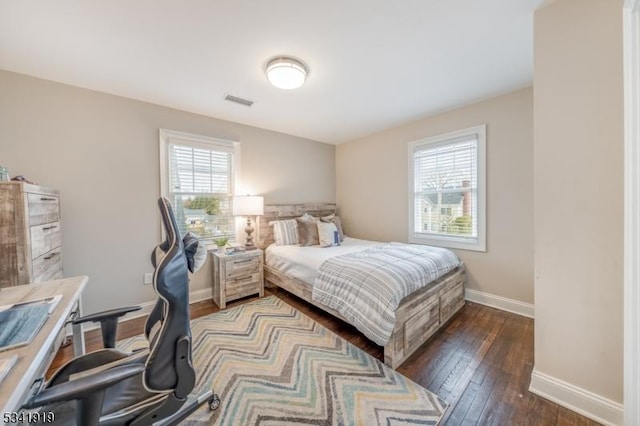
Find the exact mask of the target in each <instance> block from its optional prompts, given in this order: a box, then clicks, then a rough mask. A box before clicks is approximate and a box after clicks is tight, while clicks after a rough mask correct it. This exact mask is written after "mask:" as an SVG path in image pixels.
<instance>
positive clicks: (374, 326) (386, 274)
mask: <svg viewBox="0 0 640 426" xmlns="http://www.w3.org/2000/svg"><path fill="white" fill-rule="evenodd" d="M461 264H462V262H461V261H460V259H459V258H458V256H456V255H455V253H453V252H452V251H451V250H447V249H443V248H439V247H430V246H421V245H413V244H401V243H389V244H382V245H379V246H375V247H371V248H368V249H365V250H362V251H358V252H355V253H349V254H345V255H342V256H336V257H334V258H331V259H329V260H327V261H325V262H324V263H323V264H322V265H321V266H320V270H319V271H318V275H317V277H316V280H315V283H314V286H313V295H312V298H313V301H314V302H319V303H321V304H323V305H325V306H328V307H330V308H332V309H334V310H336V311H338V312H339V313H340V314H342V316H343V317H344V318H345V319H346V320H347V321H349V322H350V323H351V324H352V325H354V326H355V327H356V328H357V329H358V330H360V331H361V332H362V333H363V334H364V335H365V336H367V337H368V338H369V339H371V340H372V341H374V342H375V343H377V344H378V345H382V346H384V345H385V344H387V343H388V342H389V338H390V337H391V333H392V332H393V328H394V326H395V323H396V315H395V313H396V309H397V308H398V306H399V305H400V301H402V299H403V298H405V297H406V296H408V295H410V294H411V293H413V292H415V291H416V290H419V289H420V288H422V287H425V286H426V285H427V284H429V283H430V282H431V281H433V280H435V279H437V278H439V277H441V276H442V275H444V274H446V273H447V272H449V271H451V270H453V269H455V268H456V267H458V266H460V265H461Z"/></svg>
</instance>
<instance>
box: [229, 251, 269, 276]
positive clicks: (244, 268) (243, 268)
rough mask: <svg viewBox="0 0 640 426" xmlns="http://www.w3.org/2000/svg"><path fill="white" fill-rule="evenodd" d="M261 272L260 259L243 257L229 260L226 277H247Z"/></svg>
mask: <svg viewBox="0 0 640 426" xmlns="http://www.w3.org/2000/svg"><path fill="white" fill-rule="evenodd" d="M259 270H260V257H258V256H252V257H248V258H247V257H243V258H239V259H233V260H228V261H227V262H226V264H225V275H226V277H227V278H230V277H237V276H240V275H247V274H251V273H254V272H258V271H259Z"/></svg>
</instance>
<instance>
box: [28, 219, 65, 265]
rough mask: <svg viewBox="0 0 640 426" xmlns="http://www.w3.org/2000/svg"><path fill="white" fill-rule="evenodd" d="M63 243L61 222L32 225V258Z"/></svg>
mask: <svg viewBox="0 0 640 426" xmlns="http://www.w3.org/2000/svg"><path fill="white" fill-rule="evenodd" d="M61 244H62V232H61V231H60V222H53V223H45V224H44V225H38V226H32V227H31V258H32V259H35V258H38V257H40V256H42V255H43V254H45V253H47V252H50V251H51V250H53V249H55V248H57V247H60V245H61Z"/></svg>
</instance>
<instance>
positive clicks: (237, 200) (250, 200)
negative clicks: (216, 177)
mask: <svg viewBox="0 0 640 426" xmlns="http://www.w3.org/2000/svg"><path fill="white" fill-rule="evenodd" d="M263 213H264V198H263V197H259V196H256V195H241V196H237V197H233V215H234V216H262V214H263Z"/></svg>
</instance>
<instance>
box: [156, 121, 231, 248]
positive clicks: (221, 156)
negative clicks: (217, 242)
mask: <svg viewBox="0 0 640 426" xmlns="http://www.w3.org/2000/svg"><path fill="white" fill-rule="evenodd" d="M239 145H240V144H239V143H237V142H229V141H224V140H220V139H214V138H208V137H204V136H197V135H190V134H187V133H180V132H174V131H170V130H162V129H161V130H160V174H161V186H162V188H161V189H162V195H163V196H164V197H167V198H168V199H169V201H171V204H172V205H173V209H174V211H175V215H176V221H177V222H178V227H179V228H180V232H181V233H182V234H183V235H184V234H185V233H186V232H188V231H191V232H193V233H194V234H196V235H197V236H198V238H201V239H203V240H214V239H217V238H222V237H227V238H229V239H231V240H234V239H235V219H234V217H233V215H232V209H231V202H232V196H233V193H234V186H235V180H236V170H237V167H236V165H237V163H238V158H239V155H240V152H239V151H240V147H239Z"/></svg>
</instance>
